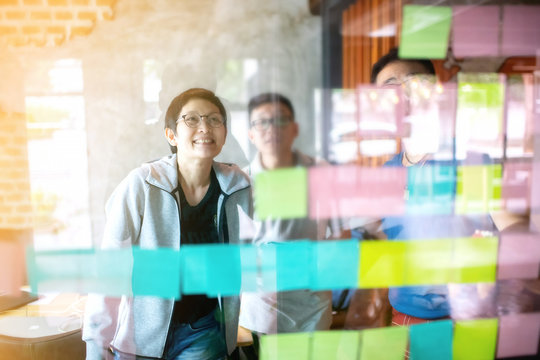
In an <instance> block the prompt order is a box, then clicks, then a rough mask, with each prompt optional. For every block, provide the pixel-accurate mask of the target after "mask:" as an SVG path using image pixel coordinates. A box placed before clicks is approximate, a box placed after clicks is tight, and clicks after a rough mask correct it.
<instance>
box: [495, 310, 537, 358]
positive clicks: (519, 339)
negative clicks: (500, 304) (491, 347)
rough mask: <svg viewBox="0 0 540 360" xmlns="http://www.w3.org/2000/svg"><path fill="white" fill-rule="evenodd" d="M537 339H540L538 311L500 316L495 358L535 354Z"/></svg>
mask: <svg viewBox="0 0 540 360" xmlns="http://www.w3.org/2000/svg"><path fill="white" fill-rule="evenodd" d="M538 339H540V313H538V312H536V313H527V314H512V315H505V316H501V317H500V319H499V341H498V345H497V358H505V357H517V356H528V355H536V354H538Z"/></svg>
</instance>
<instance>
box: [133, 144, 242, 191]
mask: <svg viewBox="0 0 540 360" xmlns="http://www.w3.org/2000/svg"><path fill="white" fill-rule="evenodd" d="M143 168H146V169H147V170H148V175H147V176H146V179H145V180H146V182H147V183H149V184H151V185H154V186H156V187H158V188H160V189H163V190H165V191H167V192H170V193H172V192H173V191H174V190H175V189H176V188H177V186H178V170H177V162H176V154H171V155H168V156H165V157H163V158H161V159H159V160H156V161H153V162H150V163H146V164H144V165H143ZM212 168H213V169H214V171H215V172H216V177H217V180H218V183H219V186H220V188H221V191H222V192H223V193H225V194H226V195H231V194H232V193H234V192H236V191H238V190H242V189H245V188H248V187H249V186H250V183H249V178H248V176H247V175H246V174H244V173H243V172H242V171H241V170H240V168H239V167H238V166H236V165H234V164H224V163H219V162H216V161H214V162H213V163H212Z"/></svg>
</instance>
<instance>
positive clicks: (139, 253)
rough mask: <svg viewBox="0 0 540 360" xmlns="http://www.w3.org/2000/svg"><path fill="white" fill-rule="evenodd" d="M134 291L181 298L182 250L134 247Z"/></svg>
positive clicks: (141, 293)
mask: <svg viewBox="0 0 540 360" xmlns="http://www.w3.org/2000/svg"><path fill="white" fill-rule="evenodd" d="M133 293H134V294H136V295H148V296H160V297H165V298H173V297H174V298H176V299H179V298H180V252H179V251H178V250H174V249H169V248H157V249H141V248H134V249H133Z"/></svg>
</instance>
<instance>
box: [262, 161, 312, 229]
mask: <svg viewBox="0 0 540 360" xmlns="http://www.w3.org/2000/svg"><path fill="white" fill-rule="evenodd" d="M254 200H255V213H256V216H257V217H258V218H259V219H268V218H270V219H277V218H280V219H291V218H303V217H306V216H307V169H306V168H302V167H295V168H285V169H277V170H272V171H265V172H262V173H259V174H257V176H256V177H255V185H254Z"/></svg>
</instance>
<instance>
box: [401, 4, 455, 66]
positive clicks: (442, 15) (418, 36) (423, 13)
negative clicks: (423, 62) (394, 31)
mask: <svg viewBox="0 0 540 360" xmlns="http://www.w3.org/2000/svg"><path fill="white" fill-rule="evenodd" d="M451 19H452V8H451V7H447V6H423V5H405V6H403V22H402V30H401V41H400V44H399V57H400V58H412V59H444V58H446V51H447V49H448V37H449V35H450V23H451Z"/></svg>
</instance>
